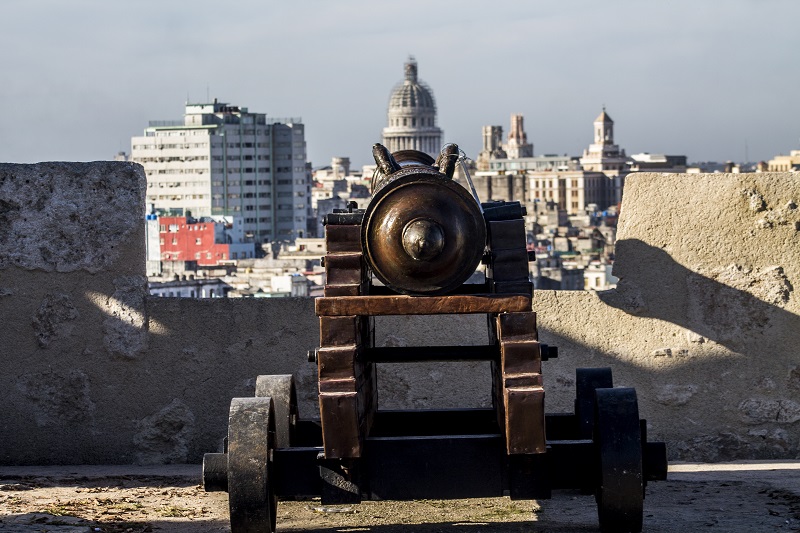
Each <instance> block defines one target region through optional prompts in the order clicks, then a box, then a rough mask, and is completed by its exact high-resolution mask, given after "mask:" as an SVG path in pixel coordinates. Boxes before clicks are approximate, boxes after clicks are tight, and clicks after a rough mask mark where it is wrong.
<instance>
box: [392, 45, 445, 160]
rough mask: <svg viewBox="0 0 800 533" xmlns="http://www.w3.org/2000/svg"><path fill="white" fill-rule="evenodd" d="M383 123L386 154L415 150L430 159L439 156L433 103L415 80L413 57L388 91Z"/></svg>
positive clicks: (427, 90)
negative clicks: (385, 116)
mask: <svg viewBox="0 0 800 533" xmlns="http://www.w3.org/2000/svg"><path fill="white" fill-rule="evenodd" d="M387 122H388V125H387V126H386V127H385V128H383V145H384V146H386V148H388V149H389V151H390V152H397V151H398V150H419V151H421V152H425V153H426V154H428V155H430V156H432V157H434V158H435V157H436V156H437V155H439V151H440V150H441V149H442V130H441V129H439V127H438V126H437V125H436V101H435V100H434V99H433V91H432V90H431V88H430V87H428V86H427V85H426V84H425V82H423V81H421V80H419V79H418V78H417V62H416V61H415V60H414V58H413V57H409V58H408V62H407V63H406V64H405V79H404V80H403V81H402V82H400V83H398V84H397V85H395V87H394V89H392V94H391V96H390V97H389V111H388V113H387Z"/></svg>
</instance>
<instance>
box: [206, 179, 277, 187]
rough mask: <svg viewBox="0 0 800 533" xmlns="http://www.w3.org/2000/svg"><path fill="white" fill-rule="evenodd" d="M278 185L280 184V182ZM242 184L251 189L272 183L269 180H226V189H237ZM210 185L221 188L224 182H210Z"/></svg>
mask: <svg viewBox="0 0 800 533" xmlns="http://www.w3.org/2000/svg"><path fill="white" fill-rule="evenodd" d="M278 183H280V181H279V182H278ZM242 184H244V186H245V187H252V186H254V185H272V181H270V180H243V181H239V180H228V187H239V186H241V185H242ZM211 185H213V186H214V187H222V186H224V185H225V182H223V181H218V180H215V181H212V182H211Z"/></svg>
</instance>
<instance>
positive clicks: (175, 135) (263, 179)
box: [131, 99, 311, 243]
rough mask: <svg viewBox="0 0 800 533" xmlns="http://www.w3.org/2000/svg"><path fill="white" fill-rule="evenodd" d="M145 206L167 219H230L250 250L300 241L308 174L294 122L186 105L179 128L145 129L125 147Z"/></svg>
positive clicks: (307, 206)
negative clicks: (142, 181)
mask: <svg viewBox="0 0 800 533" xmlns="http://www.w3.org/2000/svg"><path fill="white" fill-rule="evenodd" d="M131 161H135V162H137V163H140V164H141V165H142V166H143V167H144V169H145V174H146V175H147V203H148V204H153V205H155V208H156V210H158V211H159V212H161V213H162V214H167V215H178V216H181V215H191V216H193V217H197V218H199V217H206V216H223V215H224V216H233V217H241V218H242V220H243V227H244V234H245V239H246V240H247V241H250V242H256V243H265V242H270V241H294V240H295V239H296V238H298V237H303V236H305V235H306V232H307V227H308V219H309V217H310V214H311V203H310V198H311V170H310V167H309V165H307V164H306V142H305V132H304V126H303V124H302V121H301V120H300V119H275V118H268V117H267V116H266V114H264V113H251V112H249V111H248V110H247V108H246V107H238V106H234V105H229V104H225V103H221V102H218V101H217V100H216V99H214V101H213V102H211V103H205V104H190V103H187V104H186V110H185V113H184V119H183V120H182V121H152V122H150V125H149V126H148V127H147V129H145V131H144V135H143V136H141V137H133V138H132V139H131Z"/></svg>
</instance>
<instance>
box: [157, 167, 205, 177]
mask: <svg viewBox="0 0 800 533" xmlns="http://www.w3.org/2000/svg"><path fill="white" fill-rule="evenodd" d="M206 172H208V169H207V168H160V169H147V175H148V176H152V175H154V174H204V173H206Z"/></svg>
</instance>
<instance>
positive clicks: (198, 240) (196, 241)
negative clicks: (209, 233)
mask: <svg viewBox="0 0 800 533" xmlns="http://www.w3.org/2000/svg"><path fill="white" fill-rule="evenodd" d="M194 243H195V244H203V239H201V238H200V237H198V238H196V239H195V240H194Z"/></svg>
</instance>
